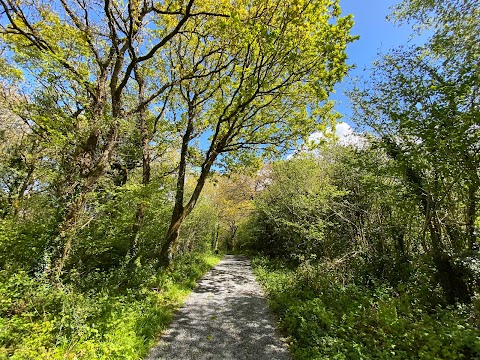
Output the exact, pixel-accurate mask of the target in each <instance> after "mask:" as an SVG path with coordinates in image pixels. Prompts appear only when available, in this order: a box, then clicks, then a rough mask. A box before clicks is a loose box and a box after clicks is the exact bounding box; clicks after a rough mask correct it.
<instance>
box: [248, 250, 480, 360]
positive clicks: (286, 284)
mask: <svg viewBox="0 0 480 360" xmlns="http://www.w3.org/2000/svg"><path fill="white" fill-rule="evenodd" d="M253 266H254V269H255V272H256V274H257V277H258V279H259V280H260V281H261V283H262V284H263V286H264V288H265V289H266V291H267V293H268V296H269V300H270V303H271V306H272V308H273V310H274V311H275V312H276V313H277V315H278V316H279V318H280V321H281V325H282V327H283V329H284V330H285V331H286V332H287V333H288V335H289V338H290V344H291V346H290V349H291V352H292V355H293V356H294V358H295V359H309V360H311V359H425V360H430V359H432V360H433V359H477V358H479V357H480V337H479V332H478V321H479V319H478V318H477V317H476V315H475V314H476V313H477V312H478V309H476V308H475V307H478V306H479V304H477V303H474V304H473V305H457V306H447V307H444V308H442V307H439V306H437V307H433V308H432V307H431V303H429V302H426V301H423V299H425V298H426V297H425V296H423V297H420V296H418V292H419V291H422V289H417V288H415V283H413V282H412V283H407V284H399V286H397V287H395V288H394V287H392V286H391V285H388V284H385V283H382V282H381V281H379V280H373V283H372V284H370V285H368V286H366V285H360V284H356V283H354V282H351V281H347V282H345V281H344V280H345V279H343V278H341V277H339V276H338V274H335V272H333V271H328V270H327V269H328V266H326V264H323V265H322V264H309V263H306V264H302V266H299V267H297V268H289V267H286V266H285V263H282V262H281V261H279V260H269V259H267V258H255V259H254V260H253ZM475 309H476V310H475Z"/></svg>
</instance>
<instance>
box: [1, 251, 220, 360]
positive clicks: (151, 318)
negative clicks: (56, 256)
mask: <svg viewBox="0 0 480 360" xmlns="http://www.w3.org/2000/svg"><path fill="white" fill-rule="evenodd" d="M219 260H220V258H219V257H216V256H212V255H205V254H196V255H189V256H187V257H183V258H181V259H178V260H177V261H176V264H175V268H174V270H173V272H172V273H170V274H165V273H162V272H157V271H155V270H154V269H153V268H151V267H148V266H142V267H140V266H137V267H136V268H135V269H131V268H128V269H127V268H122V269H115V270H112V271H110V272H94V273H91V274H89V275H87V276H82V277H81V276H77V277H76V278H75V274H72V276H71V278H72V279H73V280H72V281H71V282H70V284H69V285H66V286H63V287H53V286H51V285H50V284H48V283H47V282H44V281H41V280H39V279H38V278H34V277H32V276H29V275H27V274H26V273H16V274H13V275H12V274H10V273H8V271H6V270H2V271H0V359H142V358H143V357H145V355H146V354H147V353H148V351H149V349H150V348H151V347H152V346H153V345H154V344H155V340H156V336H158V334H159V333H160V332H161V331H162V330H164V329H165V328H166V327H167V326H168V324H169V323H170V321H171V319H172V316H173V314H174V312H175V310H176V309H177V308H178V307H179V306H180V304H181V303H182V301H183V299H184V298H185V296H186V295H187V294H188V293H189V292H190V291H191V289H192V288H193V287H194V286H195V284H196V281H197V280H198V279H199V278H200V277H201V276H202V275H203V274H205V272H207V271H208V270H209V269H210V268H212V267H213V266H214V265H215V264H216V263H217V262H218V261H219Z"/></svg>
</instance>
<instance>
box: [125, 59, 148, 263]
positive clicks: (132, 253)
mask: <svg viewBox="0 0 480 360" xmlns="http://www.w3.org/2000/svg"><path fill="white" fill-rule="evenodd" d="M134 74H135V80H136V81H137V84H138V103H139V104H140V106H141V107H140V112H139V117H138V126H139V128H140V135H141V141H142V185H143V188H145V186H147V185H148V184H150V177H151V167H150V161H151V156H150V145H149V143H150V132H149V131H148V125H147V114H146V109H145V106H142V104H143V103H144V101H145V81H144V79H143V76H142V75H141V74H140V72H139V71H137V69H136V68H135V69H134ZM143 190H145V189H143ZM145 200H146V199H145V194H144V193H143V192H142V194H141V199H140V202H139V203H138V205H137V212H136V214H135V223H134V224H133V228H132V237H131V241H130V249H129V258H130V261H134V260H136V259H137V257H138V250H139V244H138V240H139V239H138V236H139V232H140V229H141V228H142V225H143V221H144V218H145Z"/></svg>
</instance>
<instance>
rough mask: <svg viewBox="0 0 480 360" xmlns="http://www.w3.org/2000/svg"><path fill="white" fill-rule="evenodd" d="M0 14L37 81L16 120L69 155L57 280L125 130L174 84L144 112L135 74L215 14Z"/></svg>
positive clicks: (176, 10) (131, 9)
mask: <svg viewBox="0 0 480 360" xmlns="http://www.w3.org/2000/svg"><path fill="white" fill-rule="evenodd" d="M0 4H1V7H2V18H3V19H2V25H1V28H0V33H1V35H2V40H3V41H4V42H5V43H6V44H7V45H8V47H9V49H10V51H11V54H13V60H14V62H15V63H16V64H17V65H18V66H19V67H20V68H21V69H22V70H24V71H28V72H29V76H28V77H27V79H26V80H27V81H28V80H32V79H33V86H34V90H33V91H32V90H28V93H27V94H26V95H27V97H28V98H29V99H31V100H33V101H31V103H30V104H28V106H24V107H22V108H20V109H17V114H18V115H19V116H21V117H22V118H23V119H24V121H25V122H26V123H27V124H29V125H30V126H31V127H32V128H34V130H35V131H36V132H38V133H41V136H42V137H43V139H44V141H45V142H47V143H53V146H55V147H58V148H64V149H65V150H66V153H64V154H62V155H61V156H57V159H55V160H54V161H56V162H58V163H57V165H56V166H57V169H58V170H59V172H60V177H59V179H58V181H57V184H58V185H59V193H60V196H61V197H62V198H63V200H62V202H63V203H64V204H65V206H64V210H63V216H62V220H61V221H60V222H59V226H58V234H59V239H58V242H59V245H58V246H57V254H56V255H54V258H55V261H54V263H55V264H54V268H55V276H56V277H57V278H58V277H59V276H60V275H61V272H62V269H63V266H64V264H65V261H66V260H67V258H68V255H69V253H70V250H71V248H72V240H73V238H74V233H75V228H76V227H77V226H78V223H79V222H81V216H80V215H81V212H82V209H83V207H84V203H85V198H86V196H87V194H88V193H89V192H90V191H92V190H93V189H94V188H95V186H96V184H97V183H98V181H99V179H100V178H101V177H102V176H103V175H104V174H105V171H106V170H107V169H108V168H109V166H110V163H111V159H112V156H113V154H114V152H115V147H116V145H117V143H118V142H119V139H120V138H121V136H122V124H124V123H125V122H128V121H129V119H130V118H131V117H132V116H134V115H135V114H136V113H138V112H141V111H142V110H143V109H144V108H145V106H147V105H148V104H149V103H151V102H152V101H154V100H155V99H157V98H158V97H159V96H160V95H162V94H163V93H164V92H165V91H167V89H168V88H169V87H170V86H172V82H170V81H168V80H167V81H166V82H164V83H163V84H161V86H159V87H158V88H156V89H155V90H154V91H152V93H150V94H144V95H143V98H144V101H143V103H140V104H136V103H135V102H130V104H129V103H128V101H126V100H127V98H128V92H127V89H128V88H129V85H130V83H131V82H132V81H131V78H132V76H133V75H134V70H135V69H136V67H137V66H139V65H140V64H145V63H152V62H153V61H155V59H156V57H158V56H159V54H160V53H161V50H162V49H163V48H164V47H165V46H166V45H168V44H169V42H170V41H171V40H172V39H173V38H174V37H175V36H176V35H177V34H178V32H179V31H180V30H181V29H182V27H183V26H184V25H185V24H186V23H187V21H188V20H189V19H190V18H193V17H208V16H216V15H218V14H215V13H212V12H208V8H209V7H211V6H212V4H211V3H209V2H205V3H204V4H202V5H201V6H197V4H194V0H189V1H188V2H184V1H174V2H171V3H163V2H151V1H146V0H145V1H140V2H134V1H127V2H126V3H118V2H115V1H113V2H112V1H109V0H105V1H102V2H100V3H95V4H90V3H86V2H84V1H71V2H69V1H66V0H62V1H60V2H59V3H55V4H54V3H51V4H47V3H45V2H42V1H33V2H32V1H10V0H2V1H1V3H0ZM206 10H207V11H206ZM158 71H159V76H158V78H159V79H161V80H165V78H164V77H163V76H161V72H162V68H159V69H158ZM176 80H178V79H173V80H172V81H173V82H174V81H176ZM132 103H133V104H134V105H133V106H131V104H132Z"/></svg>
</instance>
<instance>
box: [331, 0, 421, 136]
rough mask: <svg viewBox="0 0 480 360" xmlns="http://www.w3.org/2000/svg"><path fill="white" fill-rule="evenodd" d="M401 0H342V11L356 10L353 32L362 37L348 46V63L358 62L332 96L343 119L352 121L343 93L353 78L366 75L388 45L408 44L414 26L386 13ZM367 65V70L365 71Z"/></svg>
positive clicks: (353, 12) (391, 46) (349, 122)
mask: <svg viewBox="0 0 480 360" xmlns="http://www.w3.org/2000/svg"><path fill="white" fill-rule="evenodd" d="M399 2H400V1H387V0H340V6H341V8H342V13H343V14H344V15H346V14H353V16H354V20H355V25H354V27H353V30H352V34H354V35H359V36H360V39H359V40H357V41H355V42H354V43H352V44H350V46H349V47H348V50H347V54H348V58H349V59H348V63H349V64H350V65H351V64H356V68H355V69H352V70H351V71H350V73H349V75H348V76H347V77H346V78H345V79H344V81H343V82H342V83H341V84H338V85H337V87H336V94H333V95H332V96H331V98H332V99H334V100H336V101H337V105H336V109H337V111H339V112H340V113H341V114H343V115H344V117H343V118H342V119H341V120H340V121H345V122H346V123H348V124H350V125H352V126H353V125H354V124H352V122H351V121H350V120H349V114H350V110H349V100H348V98H347V97H346V96H344V95H343V93H344V91H345V90H346V89H348V87H349V82H351V79H352V78H355V77H360V76H365V75H366V74H368V71H369V68H371V63H372V61H373V60H375V59H376V58H378V54H382V53H383V54H385V53H387V52H388V50H389V49H392V48H396V47H398V46H401V45H406V44H407V43H408V42H409V39H410V35H411V34H412V32H413V31H412V28H411V27H410V26H402V27H399V26H396V25H394V24H393V23H392V22H389V21H387V20H386V16H387V15H389V14H390V13H391V9H390V8H391V7H392V6H393V5H395V4H397V3H399ZM364 69H366V74H365V73H364Z"/></svg>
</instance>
